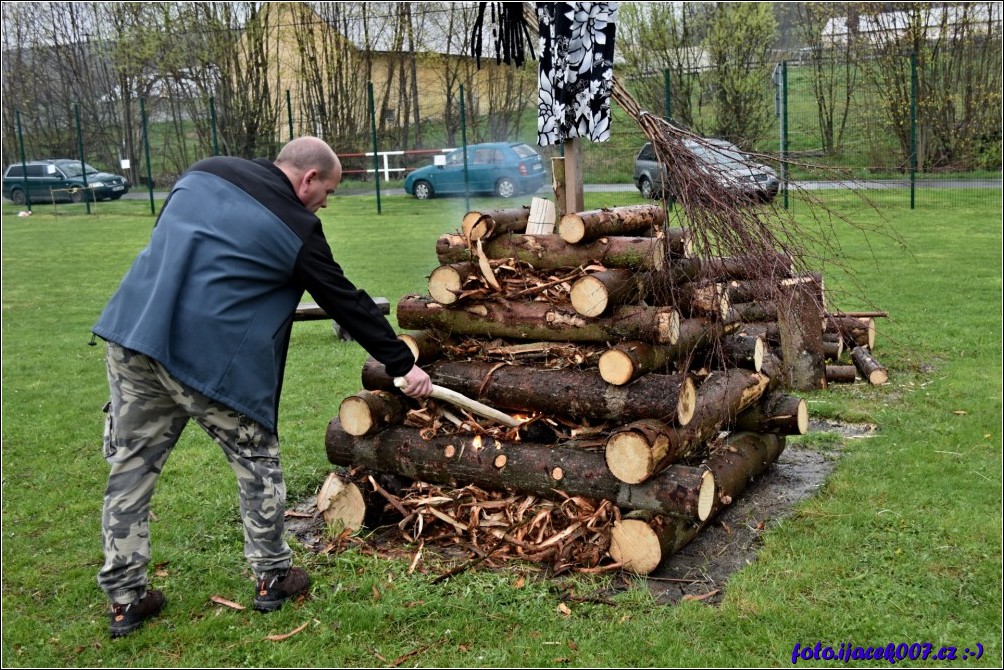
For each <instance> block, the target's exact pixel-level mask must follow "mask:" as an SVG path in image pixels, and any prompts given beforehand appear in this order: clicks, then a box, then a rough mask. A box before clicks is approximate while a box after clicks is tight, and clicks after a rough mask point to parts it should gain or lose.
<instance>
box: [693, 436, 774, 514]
mask: <svg viewBox="0 0 1004 670" xmlns="http://www.w3.org/2000/svg"><path fill="white" fill-rule="evenodd" d="M784 446H785V438H784V437H783V436H780V435H773V434H769V433H733V434H731V435H729V436H728V437H727V438H726V439H725V443H724V445H723V448H722V449H721V450H720V451H718V452H717V453H715V454H714V455H713V456H712V457H711V458H709V459H708V460H707V462H706V463H705V465H706V466H707V468H708V469H709V470H710V471H711V472H712V473H714V477H715V485H716V489H715V504H714V506H713V507H712V509H711V512H710V514H709V515H708V519H712V518H714V517H715V516H717V515H718V514H719V513H720V512H721V511H722V510H723V509H725V508H726V507H727V506H729V505H731V504H732V503H733V502H734V501H735V500H736V499H737V498H738V497H739V495H740V494H742V492H743V491H745V490H746V487H747V486H748V485H749V483H750V482H751V481H753V480H754V479H755V478H756V477H757V476H759V475H760V474H761V473H762V472H764V471H765V470H766V469H767V468H768V467H770V465H771V464H772V463H773V462H774V461H776V460H777V459H778V457H779V456H780V455H781V452H782V451H784Z"/></svg>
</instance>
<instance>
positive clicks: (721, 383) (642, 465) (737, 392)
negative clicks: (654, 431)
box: [604, 368, 769, 484]
mask: <svg viewBox="0 0 1004 670" xmlns="http://www.w3.org/2000/svg"><path fill="white" fill-rule="evenodd" d="M648 376H649V375H646V377H642V378H641V379H639V380H638V382H640V381H642V380H644V379H646V378H647V377H648ZM768 381H769V380H768V378H767V377H765V376H764V375H761V374H759V373H756V372H749V371H748V370H743V369H741V368H733V369H731V370H724V371H721V372H713V373H711V374H710V375H709V376H708V378H707V379H706V380H705V381H704V382H703V383H702V384H701V385H700V386H699V387H698V388H697V402H696V406H695V408H694V415H693V418H692V419H691V421H690V422H689V423H688V424H687V425H685V426H683V427H682V428H670V429H669V430H668V432H667V433H666V441H667V442H666V444H665V445H663V444H661V442H659V443H657V442H655V441H653V442H652V444H651V445H650V446H649V447H648V448H647V449H648V450H649V451H650V453H643V452H642V451H639V447H641V449H642V450H644V449H646V447H645V446H644V444H643V442H642V441H639V440H633V441H628V440H620V441H617V442H611V439H608V440H607V444H606V450H605V454H604V456H605V458H606V462H607V467H609V468H610V471H611V472H612V473H613V474H614V476H615V477H617V478H618V479H620V480H621V481H624V482H626V483H628V484H638V483H641V482H644V481H646V480H647V479H649V478H651V477H652V476H653V475H655V474H656V473H658V472H660V471H661V470H663V469H664V468H666V467H667V466H669V465H670V464H672V463H674V462H675V461H677V460H679V459H680V458H682V457H685V456H687V455H690V454H692V453H694V452H695V451H696V450H697V449H699V448H701V447H703V446H704V445H705V443H707V442H708V441H709V440H711V438H713V437H715V436H716V435H717V434H718V433H719V431H721V430H722V428H723V427H724V426H726V425H727V424H728V423H731V422H732V421H734V420H735V417H736V416H738V415H739V413H740V412H742V411H743V410H744V409H746V408H747V407H749V406H750V405H752V404H753V403H755V402H756V401H757V400H759V398H760V396H762V395H763V393H764V392H765V390H766V388H767V383H768ZM638 382H635V383H638ZM628 388H630V387H628ZM656 418H657V417H656Z"/></svg>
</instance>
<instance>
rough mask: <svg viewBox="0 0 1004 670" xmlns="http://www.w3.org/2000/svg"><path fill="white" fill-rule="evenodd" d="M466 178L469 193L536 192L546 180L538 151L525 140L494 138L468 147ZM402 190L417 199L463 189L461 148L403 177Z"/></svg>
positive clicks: (512, 194)
mask: <svg viewBox="0 0 1004 670" xmlns="http://www.w3.org/2000/svg"><path fill="white" fill-rule="evenodd" d="M467 180H468V183H469V184H470V192H471V193H494V194H495V195H497V196H499V197H500V198H511V197H513V196H514V195H518V194H520V193H536V192H537V189H539V188H540V187H541V186H542V185H543V184H544V182H545V181H546V180H547V172H546V170H544V162H543V161H542V160H541V158H540V154H538V153H537V152H536V150H534V149H533V147H531V146H529V145H527V144H520V143H506V142H493V143H489V144H471V145H469V146H468V147H467ZM404 190H405V192H406V193H407V194H408V195H413V196H415V197H416V198H418V199H419V200H428V199H429V198H432V197H434V196H437V195H448V194H451V193H464V151H463V149H455V150H453V151H451V152H450V153H448V154H446V162H445V164H444V165H427V166H425V167H423V168H419V169H417V170H415V171H414V172H412V173H411V174H410V175H408V176H407V178H406V179H405V180H404Z"/></svg>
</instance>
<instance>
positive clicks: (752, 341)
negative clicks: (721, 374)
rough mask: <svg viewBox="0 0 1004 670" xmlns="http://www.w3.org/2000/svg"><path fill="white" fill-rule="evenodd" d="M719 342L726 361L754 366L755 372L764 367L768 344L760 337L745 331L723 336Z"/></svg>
mask: <svg viewBox="0 0 1004 670" xmlns="http://www.w3.org/2000/svg"><path fill="white" fill-rule="evenodd" d="M719 342H720V344H721V352H722V356H723V357H724V358H725V362H726V363H730V364H733V365H738V366H739V367H744V368H752V369H753V370H754V371H755V372H760V370H761V369H762V368H763V357H764V354H766V353H767V345H765V344H764V341H763V340H762V339H760V338H759V337H757V336H755V335H746V334H745V333H730V334H729V335H725V336H723V337H722V338H721V340H719Z"/></svg>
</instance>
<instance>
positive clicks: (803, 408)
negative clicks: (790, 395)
mask: <svg viewBox="0 0 1004 670" xmlns="http://www.w3.org/2000/svg"><path fill="white" fill-rule="evenodd" d="M808 432H809V405H808V403H806V402H805V400H803V399H802V398H799V399H798V434H799V435H805V434H806V433H808Z"/></svg>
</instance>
